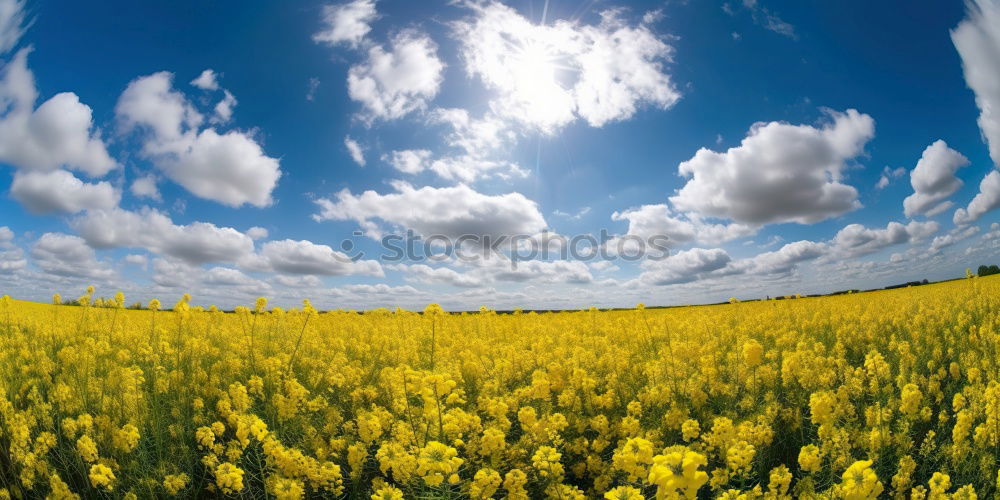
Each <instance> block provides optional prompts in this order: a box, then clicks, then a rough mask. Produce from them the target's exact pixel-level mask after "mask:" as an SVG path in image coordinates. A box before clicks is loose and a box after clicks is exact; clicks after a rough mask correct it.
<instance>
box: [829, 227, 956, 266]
mask: <svg viewBox="0 0 1000 500" xmlns="http://www.w3.org/2000/svg"><path fill="white" fill-rule="evenodd" d="M940 228H941V226H940V225H939V224H938V223H937V222H934V221H927V222H919V221H911V222H910V223H909V224H906V225H905V226H904V225H903V224H900V223H898V222H895V221H893V222H890V223H889V224H887V225H886V227H885V229H870V228H867V227H865V226H863V225H861V224H849V225H847V226H844V228H843V229H841V230H840V231H838V232H837V234H836V236H834V237H833V239H832V240H830V245H831V252H830V254H831V256H832V257H836V258H841V259H846V258H852V257H860V256H862V255H868V254H871V253H875V252H877V251H879V250H882V249H883V248H887V247H890V246H893V245H899V244H902V243H909V242H913V241H920V240H923V239H925V238H927V237H929V236H930V235H932V234H934V233H936V232H938V230H939V229H940Z"/></svg>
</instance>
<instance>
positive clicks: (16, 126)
mask: <svg viewBox="0 0 1000 500" xmlns="http://www.w3.org/2000/svg"><path fill="white" fill-rule="evenodd" d="M29 52H30V49H22V50H21V51H19V52H18V53H17V55H15V56H14V59H13V60H12V61H10V62H8V63H7V64H6V66H4V67H3V71H2V78H0V163H9V164H11V165H13V166H14V167H16V168H18V169H21V170H35V171H44V172H51V171H53V170H57V169H59V168H61V167H67V168H71V169H74V170H79V171H81V172H84V173H86V174H87V175H90V176H92V177H100V176H103V175H105V174H107V173H108V172H109V171H111V170H112V169H114V168H115V167H116V163H115V161H114V160H112V159H111V157H110V156H109V155H108V152H107V150H106V149H105V147H104V142H103V141H102V140H101V138H100V134H99V133H98V132H97V131H96V130H93V128H94V127H93V125H94V124H93V118H92V113H91V109H90V107H88V106H87V105H85V104H82V103H81V102H80V99H79V98H78V97H77V96H76V94H73V93H70V92H63V93H60V94H56V95H55V96H53V97H52V98H51V99H49V100H47V101H45V102H44V103H42V105H41V106H39V107H38V109H33V108H34V105H35V101H36V100H37V98H38V91H37V90H36V89H35V79H34V75H32V73H31V70H29V69H28V53H29Z"/></svg>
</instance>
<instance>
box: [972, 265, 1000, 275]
mask: <svg viewBox="0 0 1000 500" xmlns="http://www.w3.org/2000/svg"><path fill="white" fill-rule="evenodd" d="M976 274H978V275H979V276H980V277H982V276H989V275H991V274H1000V266H997V265H996V264H993V265H992V266H986V265H982V266H979V272H978V273H976Z"/></svg>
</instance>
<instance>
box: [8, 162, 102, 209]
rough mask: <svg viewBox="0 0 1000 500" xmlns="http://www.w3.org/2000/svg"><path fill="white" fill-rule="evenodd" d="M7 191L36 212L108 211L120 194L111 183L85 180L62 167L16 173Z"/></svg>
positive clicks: (25, 206)
mask: <svg viewBox="0 0 1000 500" xmlns="http://www.w3.org/2000/svg"><path fill="white" fill-rule="evenodd" d="M10 194H11V196H12V197H13V198H14V199H15V200H17V201H18V202H19V203H20V204H21V206H23V207H24V208H25V209H26V210H28V211H29V212H31V213H33V214H36V215H51V214H73V213H77V212H81V211H83V210H88V209H89V210H108V209H111V208H114V207H116V206H118V202H119V200H120V199H121V193H120V192H119V191H118V190H117V189H115V188H114V187H113V186H112V185H111V184H109V183H107V182H104V181H101V182H98V183H86V182H83V181H81V180H80V179H77V178H76V176H75V175H73V174H72V173H70V172H67V171H65V170H53V171H51V172H30V171H29V172H17V173H16V174H14V182H13V183H11V185H10Z"/></svg>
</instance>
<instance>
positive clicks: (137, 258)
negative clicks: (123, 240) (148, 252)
mask: <svg viewBox="0 0 1000 500" xmlns="http://www.w3.org/2000/svg"><path fill="white" fill-rule="evenodd" d="M124 260H125V263H126V264H128V265H131V266H136V267H139V268H142V269H143V270H145V269H146V268H148V267H149V258H148V257H146V256H145V255H139V254H134V253H133V254H128V255H126V256H125V259H124Z"/></svg>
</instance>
